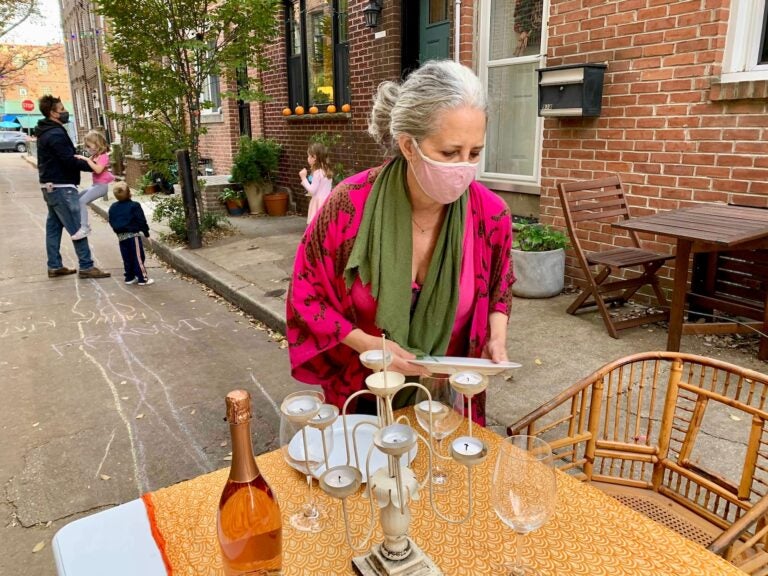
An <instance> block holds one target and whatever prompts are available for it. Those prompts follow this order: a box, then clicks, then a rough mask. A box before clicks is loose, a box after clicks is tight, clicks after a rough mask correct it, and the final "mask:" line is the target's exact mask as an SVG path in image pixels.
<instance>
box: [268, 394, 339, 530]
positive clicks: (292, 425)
mask: <svg viewBox="0 0 768 576" xmlns="http://www.w3.org/2000/svg"><path fill="white" fill-rule="evenodd" d="M294 394H296V395H302V394H304V395H306V394H309V395H313V396H316V397H317V399H318V400H319V402H320V404H322V402H323V401H324V400H325V395H324V394H323V393H322V391H313V390H310V391H307V390H302V391H301V392H295V393H294ZM286 398H287V397H286ZM322 406H324V407H325V406H327V405H322ZM305 438H306V446H307V450H306V451H305V449H304V446H305V443H304V440H305ZM323 440H325V447H323ZM280 448H281V451H282V453H283V458H284V459H285V461H286V462H287V463H288V465H289V466H291V467H292V468H295V469H296V470H298V471H299V472H301V473H303V474H305V475H306V477H307V499H306V501H305V502H304V504H302V506H301V509H300V510H299V511H298V512H296V513H294V514H292V515H291V517H290V518H289V521H290V523H291V526H293V527H294V528H296V529H297V530H301V531H302V532H321V531H322V530H323V529H324V528H325V526H324V523H323V521H324V519H325V518H326V517H327V513H326V512H325V510H324V509H323V508H322V507H321V506H319V505H318V504H317V502H316V501H315V498H314V493H313V490H312V484H313V478H314V476H315V475H316V474H317V473H318V471H320V472H322V470H324V469H325V454H326V453H327V454H329V455H330V453H331V451H332V450H333V427H332V426H328V427H326V428H324V429H322V430H321V429H318V428H314V427H312V426H311V425H310V424H309V423H300V422H299V423H297V422H295V421H291V419H290V418H288V416H286V415H285V414H284V413H281V414H280Z"/></svg>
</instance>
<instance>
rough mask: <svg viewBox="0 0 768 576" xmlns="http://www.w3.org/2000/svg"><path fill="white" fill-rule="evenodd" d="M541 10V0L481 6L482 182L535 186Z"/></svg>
mask: <svg viewBox="0 0 768 576" xmlns="http://www.w3.org/2000/svg"><path fill="white" fill-rule="evenodd" d="M547 8H548V2H547V0H490V1H488V2H483V3H482V5H481V26H480V30H481V41H480V70H479V72H480V77H481V78H482V80H483V82H484V84H485V86H486V89H487V92H488V132H487V134H486V146H485V149H484V150H483V157H482V160H481V169H480V178H481V179H482V180H485V181H492V182H494V183H504V182H507V183H510V184H511V183H516V182H517V183H522V184H524V185H525V184H529V185H532V184H536V183H538V180H539V172H540V171H539V157H540V148H541V121H540V119H539V117H538V76H537V72H536V68H540V67H542V66H543V64H544V55H545V53H546V47H545V42H544V31H545V30H546V22H545V21H544V20H545V19H544V15H545V14H546V13H547V12H546V10H547Z"/></svg>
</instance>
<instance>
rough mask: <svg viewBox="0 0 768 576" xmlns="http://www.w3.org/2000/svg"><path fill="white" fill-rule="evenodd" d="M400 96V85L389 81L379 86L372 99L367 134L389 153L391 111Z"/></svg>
mask: <svg viewBox="0 0 768 576" xmlns="http://www.w3.org/2000/svg"><path fill="white" fill-rule="evenodd" d="M399 95H400V85H399V84H397V83H396V82H392V81H391V80H387V81H386V82H382V83H381V84H379V87H378V89H377V90H376V95H375V96H374V97H373V108H372V109H371V118H370V120H369V121H368V134H370V135H371V136H372V137H373V139H374V140H376V142H377V143H379V144H380V145H381V146H382V147H384V149H385V150H386V151H387V152H389V151H390V150H391V149H392V147H393V144H394V142H393V139H392V109H393V108H394V107H395V103H396V102H397V98H398V96H399Z"/></svg>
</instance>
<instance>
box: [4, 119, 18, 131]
mask: <svg viewBox="0 0 768 576" xmlns="http://www.w3.org/2000/svg"><path fill="white" fill-rule="evenodd" d="M0 128H13V129H18V128H19V123H18V122H8V120H0Z"/></svg>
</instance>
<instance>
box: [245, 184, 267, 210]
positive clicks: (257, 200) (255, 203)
mask: <svg viewBox="0 0 768 576" xmlns="http://www.w3.org/2000/svg"><path fill="white" fill-rule="evenodd" d="M243 190H245V196H246V197H247V198H248V206H249V207H250V209H251V214H264V211H265V208H264V195H265V194H269V193H270V192H272V182H244V183H243Z"/></svg>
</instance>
